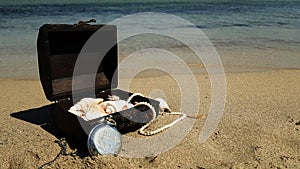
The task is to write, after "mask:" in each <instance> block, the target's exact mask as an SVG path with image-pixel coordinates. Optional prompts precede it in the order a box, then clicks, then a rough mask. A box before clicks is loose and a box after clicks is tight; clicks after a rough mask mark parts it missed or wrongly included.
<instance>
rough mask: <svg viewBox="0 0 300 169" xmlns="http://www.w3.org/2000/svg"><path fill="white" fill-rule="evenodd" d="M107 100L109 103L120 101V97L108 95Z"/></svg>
mask: <svg viewBox="0 0 300 169" xmlns="http://www.w3.org/2000/svg"><path fill="white" fill-rule="evenodd" d="M107 99H108V100H110V101H117V100H120V97H119V96H116V95H112V96H111V95H108V98H107Z"/></svg>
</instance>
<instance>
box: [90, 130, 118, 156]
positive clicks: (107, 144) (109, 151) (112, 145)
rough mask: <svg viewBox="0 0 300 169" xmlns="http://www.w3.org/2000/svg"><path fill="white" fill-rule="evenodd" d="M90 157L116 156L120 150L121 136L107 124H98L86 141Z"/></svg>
mask: <svg viewBox="0 0 300 169" xmlns="http://www.w3.org/2000/svg"><path fill="white" fill-rule="evenodd" d="M87 146H88V150H89V152H90V154H91V155H99V154H100V155H117V154H118V153H119V151H120V149H121V134H120V133H119V132H118V130H117V129H116V128H114V127H112V126H111V125H109V124H98V125H97V126H95V127H94V128H93V129H92V131H91V132H90V134H89V137H88V140H87Z"/></svg>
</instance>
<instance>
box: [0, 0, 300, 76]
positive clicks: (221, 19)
mask: <svg viewBox="0 0 300 169" xmlns="http://www.w3.org/2000/svg"><path fill="white" fill-rule="evenodd" d="M138 12H162V13H168V14H173V15H176V16H179V17H181V18H184V19H186V20H188V21H190V22H191V23H193V24H194V25H196V26H197V27H198V28H200V29H201V30H202V31H203V32H204V33H205V34H206V35H207V36H208V37H209V38H210V39H211V40H212V42H214V44H216V45H236V44H238V45H241V44H243V45H245V46H254V47H266V48H280V47H282V46H284V47H285V48H287V49H288V50H297V49H299V47H300V1H299V0H277V1H275V0H249V1H239V0H212V1H208V0H190V1H179V0H173V1H172V0H167V1H164V2H159V1H156V0H143V1H137V0H129V1H126V0H122V1H108V0H105V1H101V2H98V1H96V0H87V1H84V0H76V1H70V0H54V1H51V2H48V1H45V0H42V1H34V0H29V1H20V0H10V1H7V0H2V1H0V71H1V74H0V77H10V76H15V77H24V78H26V77H27V75H28V77H36V75H37V61H36V58H37V56H36V38H37V32H38V29H39V27H40V26H41V25H43V24H45V23H69V24H74V23H77V22H78V21H79V20H89V19H91V18H94V19H96V20H97V23H103V24H105V23H108V22H111V21H113V20H114V19H117V18H120V17H122V16H125V15H130V14H133V13H138ZM159 45H160V44H159ZM293 55H298V56H299V57H300V54H299V53H297V52H296V53H293ZM298 56H297V57H298ZM299 64H300V63H299ZM299 67H300V66H299ZM24 72H25V73H26V74H27V75H24Z"/></svg>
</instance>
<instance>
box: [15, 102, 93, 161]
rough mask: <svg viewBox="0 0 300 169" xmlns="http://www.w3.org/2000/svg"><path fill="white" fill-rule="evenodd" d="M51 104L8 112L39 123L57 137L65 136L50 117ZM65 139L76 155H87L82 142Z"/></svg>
mask: <svg viewBox="0 0 300 169" xmlns="http://www.w3.org/2000/svg"><path fill="white" fill-rule="evenodd" d="M53 106H54V104H50V105H46V106H43V107H39V108H35V109H29V110H25V111H20V112H16V113H12V114H10V116H11V117H14V118H16V119H20V120H23V121H26V122H29V123H32V124H36V125H39V126H40V127H41V128H42V129H44V130H45V131H47V132H48V133H50V134H52V135H53V136H55V137H56V138H57V139H61V138H64V137H65V136H64V135H62V134H61V133H60V132H59V131H58V130H57V129H56V127H55V124H54V121H53V119H52V109H53ZM66 140H67V143H68V144H69V146H70V148H71V149H73V150H74V149H77V155H79V156H80V157H86V156H88V152H87V150H86V148H85V147H83V146H82V144H79V143H76V142H72V140H70V139H66Z"/></svg>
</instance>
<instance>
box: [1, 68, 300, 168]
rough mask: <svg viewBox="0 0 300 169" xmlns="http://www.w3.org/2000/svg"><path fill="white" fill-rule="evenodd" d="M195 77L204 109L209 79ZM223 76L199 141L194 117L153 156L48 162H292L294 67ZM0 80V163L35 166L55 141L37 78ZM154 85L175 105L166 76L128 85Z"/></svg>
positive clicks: (298, 115) (53, 150)
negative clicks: (212, 120) (213, 120)
mask: <svg viewBox="0 0 300 169" xmlns="http://www.w3.org/2000/svg"><path fill="white" fill-rule="evenodd" d="M196 77H197V81H198V84H199V88H200V93H201V97H200V99H201V101H200V102H201V109H200V112H199V113H200V114H202V115H205V114H207V111H208V109H209V105H210V93H209V92H210V83H209V78H207V75H205V74H200V75H196ZM226 78H227V98H226V107H225V112H224V116H223V118H222V120H221V123H220V124H219V125H218V128H217V129H216V131H215V132H214V134H213V136H212V137H210V138H209V139H208V141H207V142H205V143H204V144H200V143H199V142H198V136H199V132H200V130H201V128H202V126H203V124H204V120H205V116H202V118H199V119H197V121H196V123H195V125H194V127H193V129H192V130H191V131H190V133H189V134H188V135H187V137H186V138H185V139H184V140H182V141H181V143H180V144H178V145H177V146H176V147H174V148H172V149H171V150H169V151H167V152H165V153H163V154H159V155H158V156H157V157H151V158H138V159H136V158H124V157H103V156H97V157H84V158H81V157H79V156H75V157H71V156H62V157H61V158H60V159H59V160H58V161H56V162H55V163H54V164H52V165H51V166H50V167H51V168H194V169H200V168H299V166H300V137H299V136H300V131H299V130H300V124H299V123H300V97H299V95H300V87H299V84H300V70H273V71H268V72H252V73H228V74H226ZM158 81H159V82H163V83H157V82H158ZM121 82H122V81H121ZM0 86H1V90H0V96H1V97H0V98H1V100H0V101H1V103H2V104H1V105H2V106H0V113H1V118H0V133H1V137H0V152H1V154H0V168H37V167H38V166H40V165H42V164H44V163H45V162H48V161H50V160H52V159H53V158H54V157H55V156H56V155H57V153H58V152H59V151H60V148H59V146H58V145H57V144H56V143H54V141H55V140H56V139H57V138H56V137H55V136H54V135H53V134H51V131H53V130H52V128H51V126H47V121H48V120H49V112H50V108H49V106H47V105H49V104H50V102H49V101H47V99H46V98H45V95H44V93H43V90H42V88H41V85H40V82H39V81H29V80H28V81H27V80H10V79H1V80H0ZM153 86H154V87H153ZM157 88H160V89H161V90H163V91H164V92H165V95H166V96H167V99H168V102H169V105H170V107H171V108H173V109H174V110H176V109H178V108H179V107H178V105H177V104H178V103H179V101H180V99H179V98H180V95H179V93H178V92H176V91H178V88H177V86H176V83H175V82H174V81H173V80H172V79H171V78H170V77H167V76H159V77H147V78H137V79H135V80H134V81H133V82H132V83H131V86H130V90H131V91H133V92H141V93H144V94H145V95H150V94H151V91H153V90H154V89H157ZM16 114H18V115H19V116H18V118H17V117H16ZM24 114H26V116H22V115H24ZM31 117H32V118H31ZM71 151H72V150H71V149H70V148H68V152H71Z"/></svg>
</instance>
